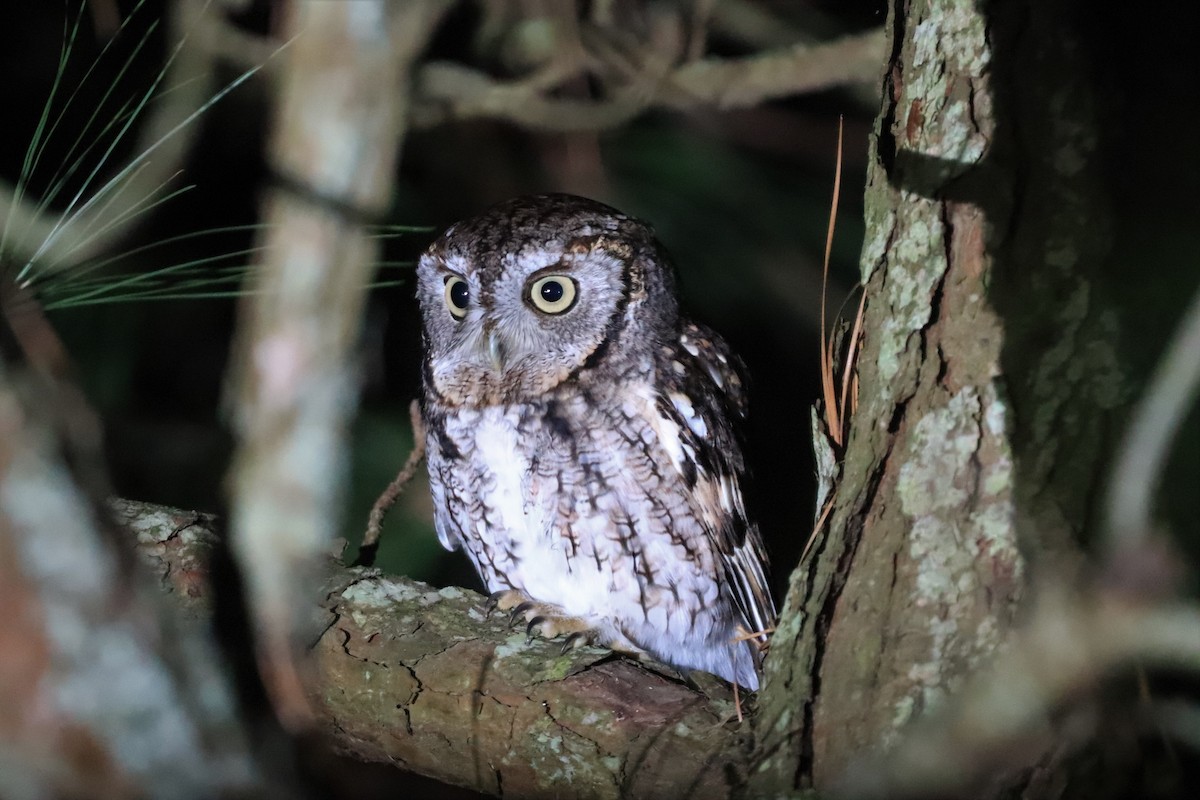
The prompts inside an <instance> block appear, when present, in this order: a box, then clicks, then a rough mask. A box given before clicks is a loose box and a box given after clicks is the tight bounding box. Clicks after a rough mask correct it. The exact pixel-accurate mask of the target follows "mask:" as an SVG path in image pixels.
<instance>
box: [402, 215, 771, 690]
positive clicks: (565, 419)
mask: <svg viewBox="0 0 1200 800" xmlns="http://www.w3.org/2000/svg"><path fill="white" fill-rule="evenodd" d="M417 276H418V289H417V292H418V294H417V296H418V299H419V300H420V305H421V312H422V317H423V322H424V338H425V360H424V403H423V406H422V411H423V416H424V422H425V428H426V437H427V447H428V458H429V476H430V483H431V485H432V489H433V506H434V516H435V523H436V527H437V532H438V538H439V539H440V540H441V542H442V544H443V545H444V546H445V547H447V548H449V549H451V550H453V549H457V548H459V547H462V548H463V549H464V550H466V552H467V555H468V556H470V558H471V561H472V562H473V563H474V565H475V569H476V570H478V572H479V575H480V577H481V578H482V579H483V582H484V583H485V584H486V585H487V587H488V590H489V591H491V592H494V593H495V594H494V595H493V597H494V598H495V599H497V600H498V601H500V602H501V603H502V607H513V606H517V610H518V611H523V612H525V613H526V617H527V619H530V620H531V622H530V627H531V628H533V627H540V628H541V629H542V631H541V632H542V633H543V634H544V635H549V636H555V635H558V634H561V633H573V634H574V635H575V636H578V635H580V634H583V633H586V635H587V637H588V638H590V639H592V640H594V641H597V642H599V643H602V644H606V645H608V646H610V647H612V648H614V649H616V650H622V651H626V652H633V653H649V654H650V655H653V656H654V657H656V658H658V659H660V660H662V661H665V662H667V663H669V664H673V665H675V666H677V667H683V668H689V669H702V670H707V671H708V672H712V673H715V674H716V675H719V676H721V677H722V678H725V679H726V680H729V681H733V682H735V683H738V684H740V685H742V686H744V687H746V688H749V689H757V688H758V671H759V662H760V656H759V653H760V646H761V644H760V643H761V641H762V640H763V634H762V632H763V631H765V630H766V629H767V628H768V627H769V626H771V625H772V624H773V623H774V619H775V607H774V604H773V603H772V600H771V596H770V593H769V590H768V588H767V580H766V574H765V573H766V569H767V559H766V555H765V553H764V550H763V545H762V539H761V537H760V536H759V532H758V529H757V527H756V526H755V524H754V522H753V521H752V520H751V519H750V517H749V516H748V515H747V512H746V509H745V507H744V505H743V501H742V487H741V484H742V483H743V482H744V480H745V476H746V466H745V462H744V458H743V454H742V447H741V445H740V443H739V439H738V436H737V435H736V434H735V431H734V425H733V423H734V422H735V421H736V420H739V419H740V418H741V417H742V416H743V415H744V414H745V408H746V398H745V383H744V381H743V379H742V377H741V375H740V374H739V371H740V362H739V361H738V360H737V358H736V357H735V356H734V355H733V353H732V352H731V351H730V350H729V348H728V346H727V345H726V344H725V342H724V341H722V340H721V338H720V337H718V336H717V335H716V334H715V333H713V332H712V331H710V330H708V329H707V328H704V327H702V326H700V325H698V324H696V323H694V322H690V321H689V320H687V319H686V318H684V317H681V316H680V314H679V310H678V304H677V301H676V298H675V280H674V274H673V272H672V269H671V266H670V263H669V261H668V259H667V256H666V254H665V252H664V251H663V249H662V248H661V247H660V246H659V244H658V243H657V242H656V241H655V239H654V236H653V234H652V232H651V231H650V229H649V227H648V226H646V225H645V224H643V223H641V222H639V221H638V220H636V219H632V218H630V217H627V216H625V215H624V214H621V213H620V212H618V211H616V210H615V209H612V208H609V207H608V206H605V205H601V204H600V203H596V202H593V201H590V200H585V199H583V198H579V197H572V196H570V195H539V196H533V197H522V198H517V199H515V200H510V201H508V202H505V203H501V204H499V205H497V206H495V207H493V208H492V209H490V210H489V211H487V212H485V213H484V214H482V215H481V216H478V217H475V218H474V219H469V220H466V221H464V222H460V223H458V224H456V225H454V226H452V227H451V228H450V229H449V230H447V231H446V232H445V233H444V234H443V235H442V236H441V238H439V239H438V240H437V241H436V242H434V244H433V245H431V246H430V248H429V249H428V250H427V251H426V252H425V253H424V255H422V257H421V260H420V264H419V266H418V268H417ZM749 634H757V635H756V636H748V635H749Z"/></svg>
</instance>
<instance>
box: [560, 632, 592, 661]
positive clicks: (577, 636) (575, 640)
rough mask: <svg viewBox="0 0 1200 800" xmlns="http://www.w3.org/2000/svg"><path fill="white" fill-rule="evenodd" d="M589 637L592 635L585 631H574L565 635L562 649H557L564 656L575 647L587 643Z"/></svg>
mask: <svg viewBox="0 0 1200 800" xmlns="http://www.w3.org/2000/svg"><path fill="white" fill-rule="evenodd" d="M591 638H592V637H591V636H590V635H589V634H588V632H587V631H575V632H574V633H572V634H570V635H569V636H567V640H566V641H565V642H563V646H562V649H561V650H560V651H559V653H560V654H561V655H564V656H565V655H566V654H567V653H569V652H571V651H572V650H574V649H575V648H576V647H583V646H584V645H586V644H589V643H590V642H591Z"/></svg>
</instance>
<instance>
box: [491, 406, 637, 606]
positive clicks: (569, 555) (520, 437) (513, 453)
mask: <svg viewBox="0 0 1200 800" xmlns="http://www.w3.org/2000/svg"><path fill="white" fill-rule="evenodd" d="M477 413H478V419H477V420H476V421H475V424H474V425H473V435H472V439H473V443H474V446H475V453H476V455H477V457H478V461H477V462H476V463H477V464H478V465H479V466H480V467H482V471H483V472H484V473H486V474H485V475H481V480H480V481H479V486H480V500H481V501H482V505H483V507H484V508H486V509H489V510H490V512H491V513H489V514H486V515H484V516H482V517H481V518H479V519H476V520H474V525H475V532H476V534H477V536H478V538H479V541H481V542H486V543H489V547H490V549H491V551H492V552H494V553H498V554H503V555H502V557H501V558H499V559H498V561H501V564H498V565H497V566H498V567H499V568H500V569H501V570H502V571H503V573H504V578H503V579H500V577H499V576H497V579H496V580H494V581H489V586H488V590H489V591H498V590H501V589H507V588H509V584H510V583H511V584H512V586H513V588H516V589H520V590H521V591H523V592H525V594H527V595H529V596H530V597H532V598H536V599H538V600H541V601H543V602H548V603H554V604H555V605H558V606H561V607H562V609H563V610H564V611H565V612H566V613H567V614H569V615H571V616H578V617H583V618H596V619H600V618H610V617H611V616H612V615H613V613H614V608H613V597H612V592H611V590H612V589H613V588H614V586H615V582H614V580H613V576H612V575H611V569H608V568H605V567H604V566H603V562H602V563H601V565H599V566H598V565H597V563H596V560H595V559H594V558H593V559H588V560H584V559H581V558H579V555H580V552H579V545H575V546H573V545H572V541H571V539H570V538H568V537H567V536H566V535H564V534H565V532H564V530H563V528H562V525H563V523H564V520H563V519H559V518H557V517H558V515H557V514H556V513H555V512H556V507H557V506H558V503H557V502H556V501H557V500H558V498H556V497H554V496H551V495H550V494H548V492H553V491H554V488H555V487H549V486H546V485H545V484H544V482H540V481H538V480H537V478H536V474H535V472H534V469H533V463H532V462H533V459H534V458H536V457H537V455H538V453H537V451H536V450H535V451H534V452H532V453H531V452H530V451H529V446H530V442H529V438H530V437H529V431H528V426H527V427H526V431H525V432H524V433H522V432H521V430H520V426H519V421H520V414H519V412H518V411H517V410H516V409H514V408H511V407H509V408H503V407H491V408H486V409H483V410H482V411H480V412H477ZM534 438H536V437H534ZM573 533H574V536H575V538H576V540H579V539H582V540H585V541H588V542H591V541H593V540H594V539H595V537H597V536H606V535H607V536H608V537H610V538H611V537H612V534H613V531H612V530H611V525H609V524H608V522H607V520H606V519H602V518H600V517H598V516H586V515H583V516H579V517H577V518H576V519H575V520H574V528H573ZM588 549H590V548H588Z"/></svg>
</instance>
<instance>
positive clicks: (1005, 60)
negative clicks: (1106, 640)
mask: <svg viewBox="0 0 1200 800" xmlns="http://www.w3.org/2000/svg"><path fill="white" fill-rule="evenodd" d="M1066 5H1067V4H1066V3H1064V2H1051V3H1043V2H1016V3H1005V4H993V5H986V4H977V3H974V2H969V1H968V0H947V1H944V2H938V0H913V1H912V2H898V3H896V4H894V5H893V6H892V7H891V10H890V13H889V20H888V28H889V33H890V36H891V40H892V43H893V45H892V49H891V56H890V59H889V63H888V67H887V72H886V74H885V76H884V92H883V95H884V96H883V107H882V110H881V112H880V115H879V124H878V126H877V129H876V133H875V134H874V135H873V136H872V138H871V143H870V146H871V152H870V158H871V164H870V167H869V176H868V181H869V183H868V188H867V196H866V216H867V226H868V227H867V236H866V243H865V245H864V248H863V253H862V259H861V269H862V280H863V285H864V286H865V287H866V288H865V291H866V297H867V299H866V310H865V317H864V322H863V324H864V336H863V340H862V349H861V355H860V356H859V358H858V362H857V370H858V376H859V381H860V386H861V396H860V398H859V404H858V408H857V412H856V414H855V416H854V418H853V421H852V430H851V435H850V437H849V441H848V444H847V447H846V450H845V453H844V458H843V461H842V467H841V475H840V478H839V480H838V484H837V489H836V496H835V500H834V505H833V510H832V513H831V514H830V516H829V523H828V525H827V527H826V528H825V529H824V530H823V531H822V533H821V534H820V536H819V538H818V540H817V542H816V543H815V545H814V546H813V548H812V551H811V553H810V554H809V556H808V558H806V560H805V561H804V562H803V563H802V564H801V565H800V566H799V567H798V568H797V569H796V571H795V572H794V573H793V574H792V577H791V582H790V585H789V591H788V596H787V600H786V602H785V605H784V608H783V613H782V619H781V622H780V625H779V628H778V630H777V631H776V633H775V636H774V639H773V641H772V645H771V654H770V657H769V658H768V661H767V676H766V680H765V685H764V689H763V691H762V694H761V698H760V707H761V711H760V715H759V717H758V719H757V721H756V728H757V734H758V745H757V749H758V759H759V762H760V763H759V765H758V769H757V770H756V771H755V772H754V773H753V774H752V785H751V788H752V790H753V791H752V794H753V795H754V796H758V795H759V794H765V793H767V792H768V791H770V792H772V793H773V792H776V791H778V790H780V789H798V788H804V787H807V786H816V787H817V788H818V789H820V788H825V787H829V786H831V785H834V784H835V783H836V782H837V781H838V780H839V779H840V777H841V776H843V775H844V774H845V773H846V771H847V768H848V767H850V766H851V765H852V764H855V763H856V762H858V761H860V760H861V759H863V758H864V757H867V756H868V755H870V754H872V753H874V752H880V751H886V750H887V749H888V748H889V745H891V744H892V743H893V742H895V741H896V740H897V738H898V734H899V733H900V732H901V731H903V730H905V729H906V727H907V726H908V724H909V722H910V721H911V720H913V719H915V718H917V717H920V716H923V715H927V714H929V713H930V712H931V710H933V709H936V708H937V707H939V706H941V705H943V704H944V700H945V698H946V697H947V696H948V695H952V694H953V693H954V692H955V691H956V690H957V689H958V688H959V687H960V686H961V684H962V682H963V681H964V679H965V678H966V676H967V675H968V674H970V673H971V672H972V671H974V670H975V668H977V667H978V666H979V665H980V664H982V663H984V662H986V661H988V660H990V658H991V656H993V654H994V653H995V652H996V651H997V649H998V648H999V646H1000V645H1002V643H1004V641H1005V639H1006V634H1007V633H1008V631H1009V630H1010V629H1011V628H1012V626H1013V622H1014V619H1015V617H1016V615H1017V613H1018V611H1019V610H1020V609H1021V607H1022V606H1023V605H1024V604H1025V602H1026V601H1027V595H1028V592H1027V589H1028V588H1029V586H1030V585H1031V582H1032V580H1033V579H1034V578H1037V577H1040V576H1041V575H1042V574H1053V571H1063V570H1065V572H1063V579H1064V580H1070V578H1069V576H1070V574H1071V573H1073V572H1074V571H1075V570H1074V567H1075V565H1076V564H1077V561H1078V559H1077V558H1076V557H1075V556H1074V553H1075V543H1076V542H1078V541H1079V540H1080V537H1081V536H1082V535H1083V534H1085V533H1086V532H1087V531H1088V529H1089V522H1090V520H1089V515H1088V512H1089V507H1090V505H1091V503H1092V501H1093V499H1094V498H1093V496H1092V495H1093V493H1094V491H1095V487H1096V486H1097V484H1098V482H1099V481H1100V479H1101V477H1102V475H1103V472H1104V467H1105V459H1104V458H1103V456H1104V454H1105V452H1106V451H1107V450H1108V449H1109V447H1110V444H1111V436H1110V435H1109V434H1108V430H1109V426H1108V425H1107V422H1106V421H1107V419H1108V418H1109V417H1110V416H1111V415H1110V412H1111V410H1112V409H1114V408H1115V407H1116V406H1117V405H1118V404H1119V403H1120V402H1121V401H1122V399H1123V397H1124V396H1125V390H1124V389H1123V388H1122V387H1123V385H1124V381H1123V377H1122V371H1121V369H1120V367H1119V364H1118V360H1117V356H1116V351H1115V347H1114V343H1113V340H1114V338H1115V322H1114V319H1115V317H1114V316H1113V314H1112V313H1111V311H1110V310H1109V309H1107V308H1106V305H1105V301H1104V299H1103V298H1102V292H1101V291H1100V288H1101V287H1099V286H1098V285H1096V283H1095V282H1094V281H1093V279H1092V277H1091V275H1090V273H1089V271H1088V270H1087V269H1085V267H1087V266H1089V265H1092V264H1095V263H1097V262H1099V261H1101V260H1102V259H1103V258H1104V256H1105V254H1106V252H1107V250H1108V247H1109V244H1110V242H1109V241H1108V240H1107V239H1106V236H1105V232H1106V231H1107V230H1108V226H1107V224H1106V220H1107V212H1106V209H1105V207H1104V204H1103V200H1102V197H1103V195H1102V193H1101V192H1100V191H1098V190H1097V189H1098V186H1097V180H1098V174H1097V165H1096V163H1095V162H1096V159H1095V158H1094V154H1095V150H1096V137H1095V133H1094V132H1095V130H1096V127H1095V121H1094V120H1093V118H1092V116H1093V109H1092V107H1091V100H1090V95H1089V87H1088V86H1087V85H1086V76H1087V69H1086V65H1085V64H1084V63H1083V62H1082V54H1081V51H1080V48H1079V47H1078V44H1077V43H1076V42H1075V41H1073V40H1072V38H1071V30H1070V29H1069V28H1068V27H1066V26H1064V25H1063V18H1064V17H1065V6H1066ZM818 446H821V444H820V443H818ZM1039 755H1041V754H1039V753H1034V754H1033V759H1034V760H1036V758H1037V757H1038V756H1039ZM1028 763H1030V764H1031V763H1032V761H1030V762H1028ZM1006 780H1007V782H1008V783H1009V784H1010V785H1012V784H1013V783H1020V782H1022V781H1023V780H1024V778H1023V777H1022V773H1021V772H1020V770H1018V773H1017V774H1014V775H1009V776H1007V779H1006Z"/></svg>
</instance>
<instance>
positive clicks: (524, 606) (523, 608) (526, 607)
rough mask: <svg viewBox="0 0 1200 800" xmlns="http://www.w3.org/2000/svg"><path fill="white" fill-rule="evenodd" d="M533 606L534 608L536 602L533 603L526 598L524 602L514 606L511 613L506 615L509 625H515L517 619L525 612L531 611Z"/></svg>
mask: <svg viewBox="0 0 1200 800" xmlns="http://www.w3.org/2000/svg"><path fill="white" fill-rule="evenodd" d="M534 608H536V604H534V603H533V602H531V601H529V600H526V601H525V602H524V603H521V604H520V605H518V606H517V607H516V608H514V609H513V610H512V613H510V614H509V615H508V625H509V627H512V626H513V625H516V624H517V620H518V619H520V618H521V617H523V616H525V612H527V611H532V610H533V609H534Z"/></svg>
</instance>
